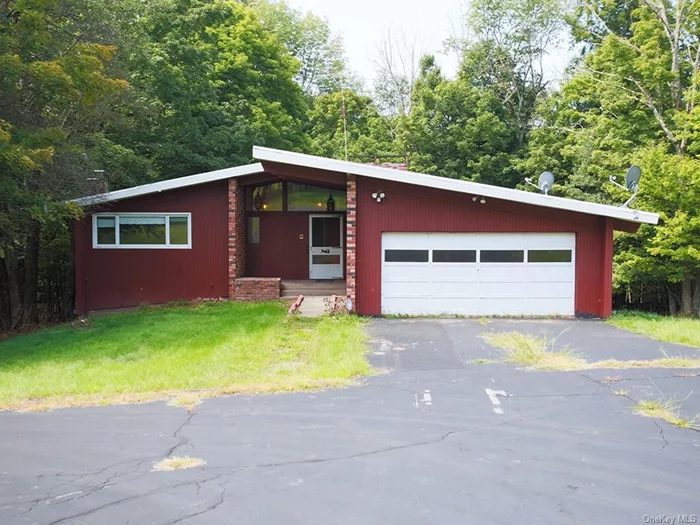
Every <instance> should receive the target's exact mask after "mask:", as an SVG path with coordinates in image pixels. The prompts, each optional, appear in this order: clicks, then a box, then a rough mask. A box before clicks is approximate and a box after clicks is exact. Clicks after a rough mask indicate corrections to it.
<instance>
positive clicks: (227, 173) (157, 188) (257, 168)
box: [72, 162, 264, 206]
mask: <svg viewBox="0 0 700 525" xmlns="http://www.w3.org/2000/svg"><path fill="white" fill-rule="evenodd" d="M263 171H264V170H263V167H262V164H260V163H259V162H256V163H255V164H248V165H245V166H237V167H235V168H226V169H223V170H216V171H209V172H207V173H199V174H197V175H189V176H187V177H178V178H176V179H169V180H163V181H160V182H154V183H152V184H144V185H142V186H134V187H133V188H126V189H124V190H117V191H110V192H108V193H99V194H97V195H90V196H88V197H80V198H79V199H73V201H72V202H75V203H76V204H78V205H79V206H94V205H97V204H103V203H106V202H113V201H120V200H124V199H131V198H134V197H140V196H141V195H148V194H151V193H160V192H162V191H168V190H175V189H178V188H186V187H188V186H195V185H197V184H205V183H207V182H214V181H217V180H224V179H231V178H235V177H243V176H245V175H254V174H256V173H262V172H263Z"/></svg>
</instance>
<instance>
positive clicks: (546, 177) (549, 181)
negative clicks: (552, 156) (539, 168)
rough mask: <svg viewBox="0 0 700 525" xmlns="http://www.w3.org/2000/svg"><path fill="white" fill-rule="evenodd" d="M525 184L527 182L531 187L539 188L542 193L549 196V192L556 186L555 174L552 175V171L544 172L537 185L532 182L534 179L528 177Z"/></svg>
mask: <svg viewBox="0 0 700 525" xmlns="http://www.w3.org/2000/svg"><path fill="white" fill-rule="evenodd" d="M525 182H527V183H528V184H529V185H530V186H534V187H535V188H539V190H540V191H541V192H542V193H544V194H545V195H547V193H549V190H551V189H552V186H554V173H552V172H551V171H544V172H542V174H541V175H540V176H539V178H538V179H537V184H535V183H534V182H532V179H531V178H530V177H527V178H526V179H525Z"/></svg>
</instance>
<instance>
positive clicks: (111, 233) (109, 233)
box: [97, 217, 117, 245]
mask: <svg viewBox="0 0 700 525" xmlns="http://www.w3.org/2000/svg"><path fill="white" fill-rule="evenodd" d="M116 242H117V230H116V220H115V219H114V217H97V244H99V245H103V244H104V245H110V244H115V243H116Z"/></svg>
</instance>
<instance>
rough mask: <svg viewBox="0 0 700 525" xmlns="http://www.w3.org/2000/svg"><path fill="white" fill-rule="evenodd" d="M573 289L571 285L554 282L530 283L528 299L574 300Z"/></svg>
mask: <svg viewBox="0 0 700 525" xmlns="http://www.w3.org/2000/svg"><path fill="white" fill-rule="evenodd" d="M573 292H574V290H573V287H572V286H571V283H566V282H552V283H547V282H543V283H532V282H530V283H528V284H527V297H536V298H541V299H546V298H548V297H551V298H573Z"/></svg>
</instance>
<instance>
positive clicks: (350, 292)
mask: <svg viewBox="0 0 700 525" xmlns="http://www.w3.org/2000/svg"><path fill="white" fill-rule="evenodd" d="M345 230H346V231H345V243H346V249H345V250H346V251H345V286H346V294H347V296H348V297H349V298H350V300H351V301H352V310H353V312H356V311H357V293H356V283H355V275H356V272H357V263H356V254H355V250H356V246H357V244H356V243H357V177H356V176H355V175H350V174H348V176H347V218H346V220H345Z"/></svg>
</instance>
